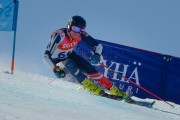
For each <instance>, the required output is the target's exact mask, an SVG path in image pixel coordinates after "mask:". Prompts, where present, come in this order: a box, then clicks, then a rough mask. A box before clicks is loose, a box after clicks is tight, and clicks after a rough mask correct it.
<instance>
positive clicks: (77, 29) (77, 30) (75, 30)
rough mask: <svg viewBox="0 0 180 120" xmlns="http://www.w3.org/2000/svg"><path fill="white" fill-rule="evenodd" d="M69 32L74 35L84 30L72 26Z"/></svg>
mask: <svg viewBox="0 0 180 120" xmlns="http://www.w3.org/2000/svg"><path fill="white" fill-rule="evenodd" d="M71 30H72V31H73V32H75V33H81V32H83V31H84V29H82V28H80V27H77V26H72V27H71Z"/></svg>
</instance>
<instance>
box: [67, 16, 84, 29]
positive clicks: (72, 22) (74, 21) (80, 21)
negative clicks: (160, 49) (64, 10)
mask: <svg viewBox="0 0 180 120" xmlns="http://www.w3.org/2000/svg"><path fill="white" fill-rule="evenodd" d="M72 26H77V27H80V28H82V29H85V27H86V21H85V20H84V18H82V17H81V16H78V15H75V16H73V17H71V18H70V19H69V21H68V25H67V28H68V30H71V28H72Z"/></svg>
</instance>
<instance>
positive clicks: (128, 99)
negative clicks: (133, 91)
mask: <svg viewBox="0 0 180 120" xmlns="http://www.w3.org/2000/svg"><path fill="white" fill-rule="evenodd" d="M101 96H102V97H106V98H109V99H113V100H118V101H124V102H126V103H130V104H135V105H139V106H143V107H147V108H153V105H154V104H155V101H153V102H147V101H136V100H133V99H132V98H131V97H129V96H127V97H121V96H116V95H110V94H107V93H105V94H103V95H101Z"/></svg>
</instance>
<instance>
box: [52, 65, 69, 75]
mask: <svg viewBox="0 0 180 120" xmlns="http://www.w3.org/2000/svg"><path fill="white" fill-rule="evenodd" d="M53 72H54V74H55V75H56V77H57V78H64V77H65V76H66V73H65V72H64V71H63V70H61V68H60V67H59V66H55V67H54V70H53Z"/></svg>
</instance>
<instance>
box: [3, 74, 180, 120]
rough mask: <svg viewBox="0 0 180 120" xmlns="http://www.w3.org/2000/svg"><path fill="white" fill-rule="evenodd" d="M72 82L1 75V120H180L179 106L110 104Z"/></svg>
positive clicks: (115, 102) (69, 79) (157, 103)
mask: <svg viewBox="0 0 180 120" xmlns="http://www.w3.org/2000/svg"><path fill="white" fill-rule="evenodd" d="M71 79H72V78H71V77H68V76H67V78H64V79H61V80H60V79H56V78H48V77H46V76H41V75H38V74H32V73H25V72H20V71H15V73H14V75H11V74H8V73H7V72H5V71H0V120H180V105H177V104H174V103H171V104H173V105H174V106H175V108H173V107H171V106H169V105H167V104H166V103H164V102H161V101H157V100H156V103H155V105H154V109H150V108H146V107H141V106H137V105H132V104H128V103H125V102H121V101H116V100H111V99H107V98H103V97H99V96H95V95H92V94H90V93H89V92H87V91H85V90H84V89H83V88H82V86H81V85H79V84H77V83H73V82H69V81H71ZM134 99H138V98H136V97H134ZM138 100H140V99H138ZM143 101H153V100H152V99H144V100H143Z"/></svg>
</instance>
